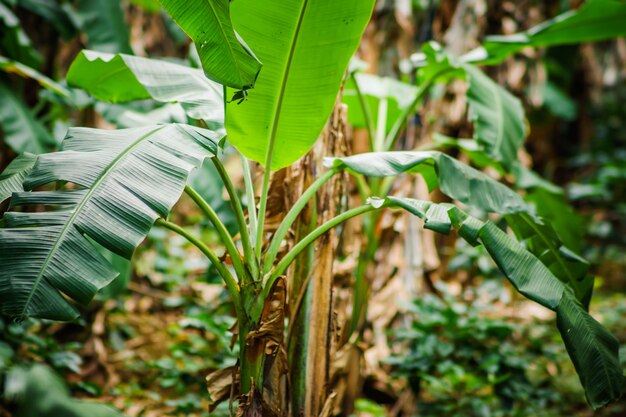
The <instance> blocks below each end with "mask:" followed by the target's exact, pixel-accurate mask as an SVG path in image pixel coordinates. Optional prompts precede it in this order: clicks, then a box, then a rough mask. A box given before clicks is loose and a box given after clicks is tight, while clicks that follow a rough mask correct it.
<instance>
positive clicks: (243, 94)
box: [229, 90, 248, 104]
mask: <svg viewBox="0 0 626 417" xmlns="http://www.w3.org/2000/svg"><path fill="white" fill-rule="evenodd" d="M247 99H248V90H239V91H237V92H236V93H235V94H233V98H231V99H230V101H229V103H232V102H233V101H236V102H237V104H241V103H243V102H244V101H246V100H247Z"/></svg>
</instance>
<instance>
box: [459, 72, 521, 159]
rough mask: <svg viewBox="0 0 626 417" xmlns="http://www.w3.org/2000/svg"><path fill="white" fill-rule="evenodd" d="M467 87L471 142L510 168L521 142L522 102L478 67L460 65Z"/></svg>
mask: <svg viewBox="0 0 626 417" xmlns="http://www.w3.org/2000/svg"><path fill="white" fill-rule="evenodd" d="M463 69H464V70H465V73H466V76H467V81H468V84H469V88H468V90H467V102H468V105H469V117H470V120H471V121H472V122H474V139H476V141H477V142H478V143H479V144H481V145H482V146H483V148H484V149H485V151H486V153H487V155H489V156H490V157H491V158H493V159H494V160H496V161H498V162H500V163H502V165H504V166H505V167H511V165H513V163H514V162H515V161H517V152H518V150H519V148H520V146H522V143H523V142H524V138H525V136H526V128H525V126H524V108H523V107H522V103H521V102H520V101H519V99H517V98H516V97H514V96H513V95H512V94H511V93H509V92H508V91H506V90H505V89H504V88H502V87H501V86H500V85H498V84H497V83H496V82H494V81H493V80H492V79H491V78H489V77H487V76H486V75H485V74H484V73H483V72H482V71H481V70H479V69H478V68H477V67H475V66H473V65H469V64H465V65H463Z"/></svg>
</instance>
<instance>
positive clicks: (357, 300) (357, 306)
mask: <svg viewBox="0 0 626 417" xmlns="http://www.w3.org/2000/svg"><path fill="white" fill-rule="evenodd" d="M372 214H375V213H372ZM376 220H377V219H376V218H374V217H372V219H370V221H371V222H372V224H373V227H371V229H370V230H369V232H368V233H367V245H366V248H365V252H362V253H361V254H360V255H359V262H358V263H357V268H356V271H355V274H354V275H355V278H354V303H353V307H352V317H351V318H350V327H349V331H348V334H347V336H346V340H348V339H350V336H352V333H354V331H355V330H356V329H357V328H358V327H359V325H360V323H361V322H362V320H363V317H365V314H366V308H367V299H368V293H369V282H367V280H366V279H365V274H366V272H367V266H368V265H369V263H370V262H371V261H372V259H374V254H375V253H376V248H377V247H378V238H377V237H376V236H375V235H374V230H375V226H374V222H375V221H376Z"/></svg>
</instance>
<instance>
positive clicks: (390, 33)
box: [0, 0, 626, 417]
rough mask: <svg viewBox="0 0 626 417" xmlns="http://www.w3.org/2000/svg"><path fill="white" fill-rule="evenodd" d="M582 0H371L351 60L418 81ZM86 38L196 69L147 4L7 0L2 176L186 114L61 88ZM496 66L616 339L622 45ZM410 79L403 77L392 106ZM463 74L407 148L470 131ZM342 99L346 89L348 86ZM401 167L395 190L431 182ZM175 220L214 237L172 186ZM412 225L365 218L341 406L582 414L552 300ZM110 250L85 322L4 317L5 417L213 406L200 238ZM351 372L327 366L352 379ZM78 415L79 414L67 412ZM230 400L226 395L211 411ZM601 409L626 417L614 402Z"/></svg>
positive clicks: (195, 410) (2, 2) (624, 228)
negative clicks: (366, 281)
mask: <svg viewBox="0 0 626 417" xmlns="http://www.w3.org/2000/svg"><path fill="white" fill-rule="evenodd" d="M579 3H580V2H579V1H574V0H573V1H564V0H546V1H531V0H521V1H494V0H450V1H443V0H441V1H436V0H395V1H393V0H381V1H379V2H378V5H377V7H376V10H375V13H374V16H373V18H372V21H371V23H370V25H369V27H368V29H367V31H366V34H365V37H364V39H363V41H362V45H361V47H360V49H359V53H358V55H359V58H360V59H361V60H362V61H363V62H364V63H365V64H366V66H367V68H366V69H365V71H364V72H365V73H368V74H373V75H378V76H384V77H390V78H393V79H396V80H400V81H403V82H406V83H414V82H415V79H414V75H412V74H407V73H405V72H404V71H403V70H404V68H405V62H406V60H407V59H408V58H409V57H410V55H411V54H412V53H414V52H415V51H417V50H419V49H420V48H421V46H422V45H424V44H425V43H426V42H428V41H431V40H435V41H437V42H439V43H440V44H443V45H446V47H447V48H448V49H449V50H450V51H452V52H453V53H456V54H461V53H464V52H467V51H469V50H470V49H472V48H474V47H476V46H478V45H479V43H480V41H481V39H482V38H483V37H484V35H486V34H512V33H516V32H520V31H523V30H526V29H528V28H530V27H532V26H534V25H536V24H537V23H539V22H541V21H543V20H546V19H548V18H550V17H553V16H555V15H557V14H559V13H561V12H563V11H566V10H568V9H570V8H572V7H576V6H578V5H579ZM625 24H626V23H625ZM86 47H88V48H91V49H95V50H99V51H103V52H123V53H129V54H136V55H139V56H150V57H163V58H165V59H168V60H173V61H176V62H179V63H185V64H187V65H190V66H196V67H197V66H198V63H197V60H196V58H195V55H194V52H193V50H191V49H190V42H189V40H188V39H187V37H186V36H185V34H184V33H182V32H181V31H180V29H178V28H177V27H176V26H175V25H174V24H173V23H172V21H171V19H170V18H169V17H168V16H167V14H165V13H164V12H162V11H161V9H160V7H159V5H158V3H157V2H156V0H128V1H126V0H121V1H120V0H75V1H63V0H0V171H1V170H3V169H4V168H5V167H6V166H7V165H8V164H9V163H10V162H11V160H12V159H13V158H14V157H15V156H16V155H17V154H20V153H23V152H32V153H43V152H47V151H51V150H54V149H57V148H58V146H59V143H60V141H61V139H62V138H63V136H64V135H65V131H66V129H67V127H69V126H75V125H79V126H94V127H132V126H137V125H142V124H145V123H158V122H169V121H184V120H186V116H185V114H184V112H183V111H182V109H181V108H180V107H179V106H178V105H173V104H165V105H164V104H162V103H157V102H154V101H144V102H139V103H131V104H108V103H103V102H98V101H97V100H95V99H93V98H91V97H89V96H87V95H86V94H85V93H84V92H82V91H80V90H74V89H71V88H69V87H68V86H67V85H66V84H65V83H64V82H63V81H62V80H63V79H64V77H65V73H66V71H67V68H68V66H69V64H70V63H71V61H72V60H73V58H74V57H75V56H76V54H77V53H78V52H79V51H80V50H81V49H83V48H86ZM33 69H34V70H36V71H38V73H34V74H33V73H32V70H33ZM488 72H489V74H490V75H491V76H492V77H493V78H495V79H496V80H497V81H498V82H499V83H500V84H502V85H505V86H506V87H507V88H508V89H509V90H510V91H512V92H514V94H515V95H516V96H518V97H519V98H521V99H522V100H523V103H524V106H525V109H526V112H527V115H528V123H529V128H530V136H529V137H528V139H527V141H526V152H524V153H523V154H522V155H520V158H521V160H522V162H523V163H524V165H525V166H526V167H528V168H532V169H533V170H534V171H536V172H538V173H539V174H541V175H542V176H543V177H545V178H546V179H548V180H549V181H551V182H553V183H554V184H556V185H558V186H560V187H562V188H563V189H564V190H565V193H564V196H565V197H564V198H566V199H567V200H568V201H569V202H570V204H571V205H572V206H573V207H574V208H575V213H574V212H569V211H560V210H562V209H561V207H562V206H561V205H560V203H559V202H558V201H555V202H554V208H555V210H559V211H558V212H553V218H552V219H551V220H552V221H555V222H569V223H570V224H571V230H572V233H573V240H575V241H576V242H578V244H579V247H578V248H577V249H579V250H580V252H581V253H582V254H584V256H585V257H586V258H587V259H589V260H590V261H591V262H592V268H591V272H592V274H593V275H594V276H595V277H596V288H595V298H594V300H593V302H592V305H591V311H592V313H593V314H595V315H596V317H598V319H599V320H600V321H601V322H602V323H603V324H604V325H605V326H606V327H607V328H608V329H609V330H611V331H612V332H613V334H615V335H616V337H617V338H618V339H619V340H620V343H621V345H622V346H626V303H625V302H624V290H625V289H626V274H625V272H626V257H625V256H624V253H625V251H626V125H625V124H626V106H624V102H625V99H626V82H625V80H626V41H625V40H624V39H618V40H613V41H606V42H600V43H595V44H586V45H576V46H563V47H554V48H550V49H549V50H524V51H523V52H522V53H521V54H518V55H517V56H516V57H515V58H510V59H507V60H506V61H505V62H504V63H503V64H501V65H499V66H496V67H491V68H489V69H488ZM364 80H366V78H364ZM366 82H367V81H366ZM371 82H372V83H374V84H375V83H377V82H379V79H373V80H372V81H371ZM407 88H409V87H408V86H406V85H404V86H400V87H399V91H400V93H399V95H398V96H397V97H396V98H395V99H394V100H395V102H396V103H397V106H398V107H401V106H402V100H401V99H402V94H403V92H405V91H409V90H406V89H407ZM465 88H466V87H465V84H464V83H463V82H460V81H459V82H457V81H454V82H451V83H448V84H446V85H443V84H442V85H438V86H437V87H436V89H435V90H434V92H433V94H431V96H430V97H429V98H428V99H427V100H426V101H425V103H424V106H423V107H422V108H421V110H420V112H419V114H416V115H415V116H414V117H413V118H412V119H411V123H410V125H409V127H408V133H407V135H406V137H405V138H403V143H402V144H401V145H402V146H403V147H404V148H406V149H409V148H412V147H415V146H418V145H419V146H431V147H440V148H444V149H449V151H450V152H452V153H459V151H458V148H455V147H454V146H450V143H449V142H446V138H445V137H444V136H442V135H434V133H441V134H445V135H447V136H450V137H459V138H466V137H471V135H472V127H471V123H470V122H468V120H467V114H466V105H465V99H464V97H465V96H464V91H465V90H464V89H465ZM345 102H346V103H348V104H349V105H350V103H351V101H350V86H349V85H347V86H346V99H345ZM351 108H352V107H349V108H348V112H350V110H351ZM349 115H350V113H349ZM349 117H350V116H349ZM354 117H356V115H353V116H352V118H351V119H350V120H352V121H354ZM355 125H358V122H355ZM366 143H367V135H366V132H365V129H361V128H357V127H355V128H354V129H353V130H352V132H351V135H350V137H349V144H348V147H349V148H350V149H351V151H352V152H354V153H356V152H359V151H360V150H363V149H364V148H365V144H366ZM461 157H462V158H463V156H461ZM465 158H467V157H465ZM235 162H236V161H235ZM472 162H475V163H476V161H474V160H473V161H472ZM235 169H236V168H233V169H232V170H231V171H233V172H234V170H235ZM488 169H489V168H488ZM287 179H289V177H287ZM1 180H2V178H0V181H1ZM412 181H413V180H410V179H406V181H404V182H400V183H399V184H397V185H396V186H395V187H397V188H398V189H400V190H401V189H402V188H403V187H407V188H409V189H413V187H415V189H417V190H418V191H417V192H418V193H419V192H424V191H423V189H424V187H423V185H420V184H415V183H413V182H412ZM194 183H195V184H194V187H195V188H196V189H198V190H202V192H203V194H204V197H205V198H206V199H207V201H209V202H210V203H211V204H213V207H215V208H216V209H217V211H218V212H219V214H220V216H221V217H222V218H223V219H224V220H225V222H226V224H227V226H228V227H230V228H231V230H232V231H233V232H234V233H236V227H237V226H236V224H235V222H234V219H233V215H232V213H231V212H230V208H229V207H230V206H229V205H228V204H226V202H225V201H224V197H223V196H224V193H223V191H222V188H221V187H220V186H219V185H220V179H219V176H218V175H217V174H216V173H215V172H213V171H212V170H211V168H210V167H206V168H203V169H202V170H201V172H199V173H198V174H197V175H196V176H195V178H194ZM287 186H288V182H287ZM420 190H421V191H420ZM279 191H280V190H278V191H276V192H279ZM441 198H442V197H439V200H440V201H441ZM529 198H530V199H531V200H532V198H533V197H532V196H529ZM536 198H537V199H542V201H544V202H545V201H550V200H549V199H546V198H545V196H539V195H538V196H536ZM434 200H435V201H437V196H435V197H434ZM544 204H545V203H544ZM5 209H6V207H2V211H4V210H5ZM271 209H272V207H270V210H271ZM546 209H547V210H548V211H549V210H550V209H551V208H550V207H547V208H546ZM275 210H280V207H278V208H276V209H275ZM176 215H177V216H181V217H184V219H185V223H187V224H194V225H195V226H194V228H195V229H196V230H195V231H196V232H197V233H198V234H200V235H201V236H203V238H204V239H205V241H208V242H213V243H214V244H216V245H217V236H216V235H215V233H214V232H213V231H212V229H211V228H210V227H209V225H208V224H205V223H203V222H202V220H201V218H202V217H201V216H200V214H199V213H198V212H197V211H196V209H195V208H194V206H193V205H191V204H189V202H188V201H186V200H185V199H184V198H183V200H181V202H180V203H179V204H178V207H177V214H176ZM412 222H414V220H413V219H409V218H408V217H407V216H405V215H399V214H397V213H387V214H385V216H384V217H383V219H382V221H381V222H380V230H378V231H377V233H379V235H380V236H381V242H382V243H383V244H382V246H381V248H380V249H379V251H378V252H377V253H376V254H375V255H374V260H375V262H374V265H373V266H372V267H371V268H373V271H372V275H373V276H375V277H376V279H374V280H373V282H372V284H371V285H372V289H373V292H372V298H371V304H370V307H369V309H368V313H367V314H368V316H367V326H366V330H365V332H364V337H363V343H361V344H360V345H359V346H358V349H361V350H362V352H361V353H362V354H361V355H360V356H359V358H360V362H359V363H357V364H356V366H357V368H358V369H360V371H361V374H362V375H361V378H360V382H359V383H358V384H356V389H354V388H355V387H352V390H351V389H350V387H348V386H347V385H349V384H347V383H346V384H345V385H346V386H344V388H343V390H344V391H345V392H344V396H345V397H346V398H351V399H352V400H355V401H356V402H355V406H354V407H353V409H352V407H348V409H352V411H351V413H352V414H353V415H355V416H400V415H402V416H413V415H419V416H443V415H445V416H481V417H483V416H484V417H488V416H546V417H547V416H565V415H568V416H569V415H579V416H587V415H592V414H593V413H592V411H591V410H590V409H589V407H588V406H587V405H586V403H585V400H584V394H583V392H582V389H581V387H580V383H579V381H578V377H577V376H576V374H575V372H574V369H573V366H572V365H571V363H570V362H569V359H568V357H567V353H566V351H565V348H564V346H563V343H562V341H561V340H560V338H559V337H558V335H557V334H556V332H555V331H554V330H553V328H554V326H553V321H554V316H553V314H552V313H551V312H549V311H548V310H545V309H542V308H540V307H538V306H536V305H534V304H531V303H530V302H527V301H524V300H522V299H521V298H520V297H519V296H518V295H516V294H514V293H513V291H512V290H511V288H510V286H509V285H508V284H507V283H506V282H505V281H504V280H503V278H502V276H501V275H500V273H499V272H498V270H497V269H496V268H495V266H494V265H493V263H492V261H490V260H489V258H488V256H486V255H485V253H483V252H482V251H481V250H480V249H477V248H473V247H471V246H469V245H467V244H464V243H463V242H461V241H460V240H456V239H455V238H454V237H441V236H434V235H432V234H431V233H430V232H428V231H423V232H415V230H416V228H415V225H414V224H412ZM355 228H358V226H347V227H346V228H345V230H343V234H342V247H343V248H344V249H345V251H344V253H348V252H349V251H350V247H351V245H352V246H355V245H357V244H356V243H354V242H352V238H353V237H354V236H355V233H356V232H355V231H354V230H352V229H355ZM114 262H115V264H116V266H117V267H118V268H119V270H120V271H121V272H122V273H121V275H120V277H119V278H118V279H116V281H114V282H113V283H112V284H111V285H110V286H109V287H108V288H106V289H105V290H104V291H103V293H102V294H101V296H100V299H99V301H97V302H94V303H92V304H91V305H90V306H89V307H88V308H87V309H83V311H82V313H83V314H82V318H81V320H80V321H77V322H73V323H68V324H59V323H52V322H48V321H45V320H35V319H29V320H26V321H24V322H20V323H14V322H10V321H7V320H4V321H0V334H1V337H0V373H2V382H0V392H1V393H2V400H1V402H0V416H13V415H17V416H31V415H32V416H35V415H38V414H36V413H37V411H36V410H34V409H33V408H32V407H33V405H32V399H34V398H38V401H39V400H41V401H43V399H45V398H46V399H50V401H54V402H55V404H57V403H58V407H60V408H57V410H60V412H63V413H65V414H58V415H77V416H78V415H100V414H98V413H103V414H101V415H116V414H115V412H114V411H112V410H111V409H103V408H97V409H96V408H93V409H92V408H90V407H91V406H92V405H93V402H92V400H97V401H98V402H100V403H109V404H112V405H113V406H115V407H116V408H117V409H118V410H120V411H121V412H122V413H124V414H125V415H128V416H133V417H134V416H146V417H150V416H163V415H175V416H206V415H208V409H209V405H210V404H209V396H208V394H207V389H206V382H205V377H206V376H207V375H208V374H209V373H210V372H212V371H214V370H216V369H223V368H227V367H228V366H231V365H233V364H234V363H235V361H236V351H233V349H231V347H232V345H233V343H232V341H231V333H230V331H229V329H230V328H231V327H232V326H233V324H234V319H233V318H232V306H231V305H230V304H229V302H228V301H227V297H226V294H225V291H224V290H223V288H222V284H221V281H220V280H219V279H218V277H217V274H215V273H214V271H212V269H211V268H210V266H209V265H208V264H207V262H206V261H205V260H204V258H202V257H201V256H200V254H199V253H198V252H197V251H196V250H195V248H193V247H191V246H190V245H189V244H187V243H186V242H185V241H184V240H181V239H180V238H178V237H177V236H174V235H170V233H169V232H167V231H165V230H162V229H158V228H157V229H154V230H153V231H152V232H151V234H150V235H149V238H148V239H147V240H146V242H144V244H143V245H142V246H141V247H140V249H139V250H138V251H137V253H136V254H135V256H134V262H133V265H132V266H131V265H130V264H129V263H128V262H127V261H125V260H123V259H121V258H120V259H114ZM351 268H352V269H353V268H354V265H351V264H350V259H348V258H347V257H342V256H341V251H340V254H339V256H338V258H337V259H336V268H335V271H336V277H335V294H336V295H335V304H336V311H337V315H338V316H339V318H337V322H338V323H341V320H342V319H341V317H342V312H344V311H345V310H346V309H347V308H348V307H347V306H346V303H347V300H348V299H349V297H348V296H347V295H346V294H347V292H349V291H351V288H352V287H351V286H350V285H348V284H347V283H346V280H347V278H346V277H347V276H348V275H349V274H348V273H349V272H350V271H351ZM344 315H345V314H344ZM234 349H237V347H236V346H235V347H234ZM621 357H622V359H624V358H625V357H626V352H622V355H621ZM350 366H354V364H352V365H350V364H344V363H341V359H340V358H339V359H338V360H337V367H339V368H342V369H343V370H344V374H345V375H349V374H350V372H349V368H350ZM624 366H625V369H626V364H624ZM345 375H344V376H345ZM346 378H347V377H346ZM42 386H44V387H48V388H49V389H46V390H43V391H42V388H41V387H42ZM352 391H354V392H352ZM51 398H54V399H51ZM79 400H80V401H83V400H84V402H80V403H77V402H76V401H79ZM77 404H79V405H80V407H79V406H77ZM81 407H83V408H81ZM211 408H212V409H213V407H211ZM64 410H65V411H64ZM76 410H83V411H84V413H83V414H72V413H78V411H76ZM108 413H114V414H108ZM228 414H229V411H228V402H225V403H222V404H220V405H219V406H218V407H217V408H215V409H214V410H213V411H212V413H211V415H218V416H220V415H221V416H226V415H228ZM596 415H601V416H624V415H626V402H624V401H621V402H618V403H616V404H613V405H611V406H609V407H607V408H605V409H603V410H600V411H598V412H597V413H596Z"/></svg>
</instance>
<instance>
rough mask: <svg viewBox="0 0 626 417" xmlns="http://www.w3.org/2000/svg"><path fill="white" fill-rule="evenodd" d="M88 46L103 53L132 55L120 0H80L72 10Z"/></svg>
mask: <svg viewBox="0 0 626 417" xmlns="http://www.w3.org/2000/svg"><path fill="white" fill-rule="evenodd" d="M72 11H73V13H72V14H73V18H74V20H75V21H76V22H77V26H78V27H79V28H80V30H81V31H82V32H84V33H85V34H86V35H87V45H89V47H90V48H92V49H95V50H97V51H101V52H109V53H117V52H121V53H124V54H132V53H133V50H132V48H131V47H130V39H129V31H128V25H127V24H126V21H125V20H124V12H123V11H122V6H121V3H120V2H119V1H118V0H78V4H77V7H76V9H72Z"/></svg>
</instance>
